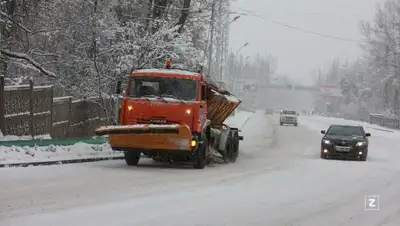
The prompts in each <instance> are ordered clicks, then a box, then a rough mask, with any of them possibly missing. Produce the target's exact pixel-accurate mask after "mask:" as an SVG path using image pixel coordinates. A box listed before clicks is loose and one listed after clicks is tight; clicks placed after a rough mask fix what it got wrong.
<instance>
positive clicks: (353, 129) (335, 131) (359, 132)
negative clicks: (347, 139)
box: [326, 126, 365, 136]
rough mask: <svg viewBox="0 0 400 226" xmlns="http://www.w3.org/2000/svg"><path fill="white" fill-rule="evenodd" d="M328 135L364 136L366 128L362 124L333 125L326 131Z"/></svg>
mask: <svg viewBox="0 0 400 226" xmlns="http://www.w3.org/2000/svg"><path fill="white" fill-rule="evenodd" d="M326 134H328V135H343V136H364V135H365V133H364V130H363V129H362V128H361V127H360V126H331V127H329V129H328V131H327V132H326Z"/></svg>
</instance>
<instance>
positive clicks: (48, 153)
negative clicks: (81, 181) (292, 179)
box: [0, 111, 253, 164]
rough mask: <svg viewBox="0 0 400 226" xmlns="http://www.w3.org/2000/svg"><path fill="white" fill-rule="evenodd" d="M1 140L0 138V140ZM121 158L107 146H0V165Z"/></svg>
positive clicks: (242, 118) (236, 120)
mask: <svg viewBox="0 0 400 226" xmlns="http://www.w3.org/2000/svg"><path fill="white" fill-rule="evenodd" d="M252 115H253V113H252V112H245V111H238V112H236V114H235V115H234V116H231V117H229V118H228V119H227V120H226V121H225V124H227V125H229V126H232V127H237V128H239V129H240V128H242V127H243V126H244V124H245V123H246V122H247V121H248V119H249V118H250V117H251V116H252ZM0 139H1V138H0ZM4 139H7V140H28V139H31V137H17V136H6V137H4ZM119 156H122V153H121V152H114V151H112V150H111V147H110V146H109V145H108V144H102V145H93V144H85V143H77V144H75V145H71V146H55V145H51V146H47V147H4V146H0V164H12V163H31V162H42V161H61V160H74V159H86V158H108V157H119Z"/></svg>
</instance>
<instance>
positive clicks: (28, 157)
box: [0, 143, 122, 164]
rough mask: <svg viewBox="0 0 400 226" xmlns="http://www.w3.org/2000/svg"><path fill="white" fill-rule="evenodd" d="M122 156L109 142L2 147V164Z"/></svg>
mask: <svg viewBox="0 0 400 226" xmlns="http://www.w3.org/2000/svg"><path fill="white" fill-rule="evenodd" d="M117 156H122V154H121V153H120V152H113V151H112V150H111V148H110V146H109V145H108V144H102V145H91V144H84V143H77V144H74V145H71V146H54V145H50V146H47V147H15V146H14V147H0V164H11V163H28V162H29V163H30V162H42V161H61V160H74V159H86V158H107V157H117Z"/></svg>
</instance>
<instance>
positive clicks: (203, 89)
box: [201, 84, 207, 100]
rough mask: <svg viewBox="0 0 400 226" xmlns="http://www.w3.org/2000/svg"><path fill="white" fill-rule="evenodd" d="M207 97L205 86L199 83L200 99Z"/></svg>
mask: <svg viewBox="0 0 400 226" xmlns="http://www.w3.org/2000/svg"><path fill="white" fill-rule="evenodd" d="M206 99H207V86H206V85H205V84H202V85H201V100H206Z"/></svg>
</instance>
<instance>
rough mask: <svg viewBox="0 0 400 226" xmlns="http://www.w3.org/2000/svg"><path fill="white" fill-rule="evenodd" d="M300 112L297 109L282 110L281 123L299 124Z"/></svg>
mask: <svg viewBox="0 0 400 226" xmlns="http://www.w3.org/2000/svg"><path fill="white" fill-rule="evenodd" d="M297 116H299V114H298V113H297V112H296V111H295V110H282V111H281V113H280V117H279V124H280V125H281V126H283V125H284V124H290V125H294V126H297V125H298V117H297Z"/></svg>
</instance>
